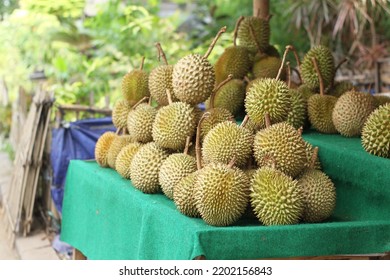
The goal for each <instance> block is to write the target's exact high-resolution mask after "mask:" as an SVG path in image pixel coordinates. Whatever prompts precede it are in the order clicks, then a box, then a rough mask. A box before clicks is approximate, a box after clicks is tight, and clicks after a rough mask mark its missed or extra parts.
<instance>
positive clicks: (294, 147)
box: [253, 122, 307, 178]
mask: <svg viewBox="0 0 390 280" xmlns="http://www.w3.org/2000/svg"><path fill="white" fill-rule="evenodd" d="M253 150H254V155H255V159H256V162H257V164H258V165H259V166H260V167H262V166H273V165H275V168H276V169H278V170H280V171H282V172H284V173H286V174H287V175H289V176H291V177H293V178H294V177H296V176H297V175H299V174H300V173H301V172H302V170H303V168H304V167H305V165H306V163H307V157H306V149H305V141H304V140H303V139H302V136H301V134H300V133H299V132H298V131H297V130H296V129H295V128H294V127H292V126H291V125H289V124H287V123H285V122H283V123H277V124H274V125H271V126H270V127H267V128H265V129H262V130H260V131H258V132H257V134H256V136H255V139H254V144H253Z"/></svg>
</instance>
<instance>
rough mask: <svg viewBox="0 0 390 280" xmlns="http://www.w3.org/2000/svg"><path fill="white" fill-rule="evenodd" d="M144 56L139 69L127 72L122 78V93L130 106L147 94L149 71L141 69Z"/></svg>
mask: <svg viewBox="0 0 390 280" xmlns="http://www.w3.org/2000/svg"><path fill="white" fill-rule="evenodd" d="M143 65H144V58H142V62H141V67H140V69H134V70H132V71H130V72H128V73H127V74H126V75H125V76H124V77H123V79H122V95H123V97H124V99H125V100H126V101H127V103H128V104H129V105H130V106H133V105H135V104H136V103H137V102H138V101H139V100H141V99H142V98H143V97H145V96H149V73H148V72H146V71H145V70H143Z"/></svg>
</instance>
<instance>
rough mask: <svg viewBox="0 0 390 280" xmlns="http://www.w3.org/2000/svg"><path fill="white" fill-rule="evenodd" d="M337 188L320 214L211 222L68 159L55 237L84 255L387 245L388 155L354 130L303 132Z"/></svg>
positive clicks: (362, 250)
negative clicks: (367, 145) (320, 218)
mask: <svg viewBox="0 0 390 280" xmlns="http://www.w3.org/2000/svg"><path fill="white" fill-rule="evenodd" d="M304 138H305V139H306V140H308V141H309V142H311V143H312V144H313V145H315V146H318V147H319V156H320V159H321V162H322V165H323V169H324V170H325V172H326V173H327V174H328V175H329V176H330V177H331V178H332V180H333V181H334V183H335V185H336V189H337V207H336V211H335V213H334V215H333V216H332V217H331V219H329V220H328V221H326V222H323V223H317V224H297V225H290V226H268V227H266V226H262V225H260V224H259V223H258V222H257V221H256V220H250V219H244V218H243V219H241V220H240V221H239V222H237V223H236V224H235V225H232V226H229V227H214V226H209V225H207V224H205V223H204V222H203V220H201V219H197V218H189V217H186V216H184V215H182V214H181V213H180V212H179V211H178V210H177V209H176V207H175V204H174V203H173V201H171V200H169V199H168V198H167V197H165V196H164V195H162V194H144V193H142V192H140V191H138V190H137V189H135V188H134V187H133V186H132V185H131V182H130V181H129V180H125V179H123V178H121V177H120V176H119V175H118V174H117V173H116V172H115V171H114V170H111V169H106V168H101V167H99V166H98V165H97V164H96V163H95V162H84V161H77V160H76V161H72V162H71V164H70V166H69V169H68V173H67V179H66V188H65V197H64V203H63V217H62V218H63V220H62V233H61V239H62V240H63V241H65V242H67V243H69V244H71V245H72V246H74V247H75V248H77V249H79V250H80V251H81V252H82V253H84V255H86V256H87V257H88V258H89V259H105V260H108V259H193V258H195V257H196V256H200V255H204V256H206V258H207V259H258V258H285V257H301V256H321V255H336V254H366V253H367V254H368V253H382V252H387V251H390V160H388V159H383V158H379V157H375V156H372V155H369V154H368V153H366V152H365V151H364V150H363V149H362V148H361V145H360V140H359V139H358V138H344V137H342V136H339V135H322V134H318V133H307V134H305V135H304Z"/></svg>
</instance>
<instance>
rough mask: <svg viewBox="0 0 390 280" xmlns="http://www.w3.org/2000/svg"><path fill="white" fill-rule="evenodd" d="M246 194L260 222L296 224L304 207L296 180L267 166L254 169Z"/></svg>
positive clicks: (267, 223) (266, 223) (265, 223)
mask: <svg viewBox="0 0 390 280" xmlns="http://www.w3.org/2000/svg"><path fill="white" fill-rule="evenodd" d="M250 197H251V204H252V207H253V209H254V212H255V214H256V216H257V218H258V219H259V221H260V222H262V223H263V224H264V225H289V224H296V223H298V221H299V219H300V218H301V216H302V213H303V210H304V197H303V193H302V190H301V189H300V188H299V186H298V182H297V181H296V180H293V179H292V178H291V177H289V176H287V175H286V174H284V173H283V172H281V171H279V170H276V169H274V168H270V167H262V168H260V169H258V170H257V172H256V173H255V175H254V177H253V179H252V183H251V194H250Z"/></svg>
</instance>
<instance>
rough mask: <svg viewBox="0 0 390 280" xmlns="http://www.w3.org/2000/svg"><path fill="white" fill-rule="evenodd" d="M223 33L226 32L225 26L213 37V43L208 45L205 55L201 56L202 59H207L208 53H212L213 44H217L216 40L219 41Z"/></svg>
mask: <svg viewBox="0 0 390 280" xmlns="http://www.w3.org/2000/svg"><path fill="white" fill-rule="evenodd" d="M225 32H226V26H224V27H222V28H221V29H220V30H219V31H218V33H217V35H216V36H215V38H214V40H213V42H212V43H211V45H210V47H209V48H208V50H207V52H206V53H205V55H204V56H203V57H204V58H208V57H209V55H210V53H211V52H212V51H213V49H214V46H215V44H216V43H217V41H218V39H219V37H221V35H222V33H225Z"/></svg>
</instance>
